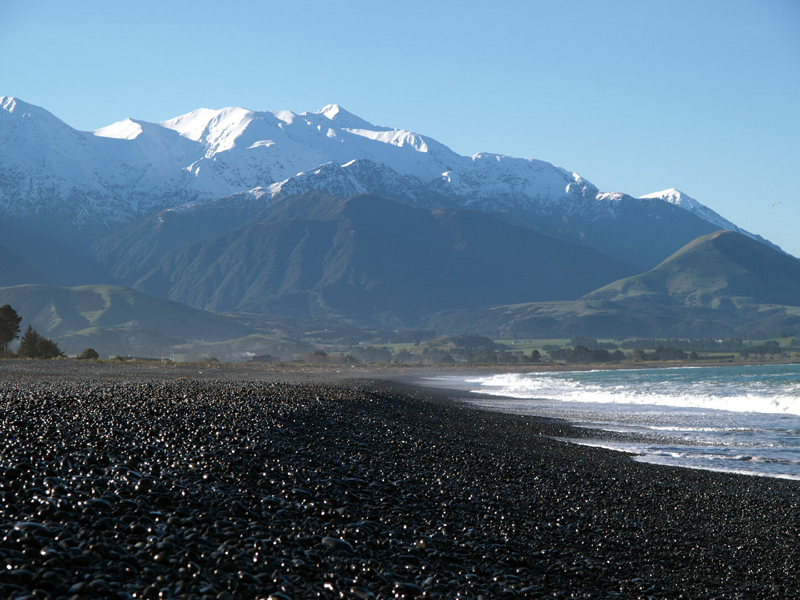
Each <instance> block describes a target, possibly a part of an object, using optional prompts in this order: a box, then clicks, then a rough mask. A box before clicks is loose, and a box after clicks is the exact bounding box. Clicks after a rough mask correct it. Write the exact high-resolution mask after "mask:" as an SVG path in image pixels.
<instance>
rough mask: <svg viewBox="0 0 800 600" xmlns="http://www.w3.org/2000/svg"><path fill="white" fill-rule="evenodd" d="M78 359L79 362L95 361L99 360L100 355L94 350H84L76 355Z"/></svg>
mask: <svg viewBox="0 0 800 600" xmlns="http://www.w3.org/2000/svg"><path fill="white" fill-rule="evenodd" d="M78 358H79V359H80V360H96V359H98V358H100V355H99V354H98V353H97V350H95V349H94V348H86V350H84V351H83V352H81V353H80V354H79V355H78Z"/></svg>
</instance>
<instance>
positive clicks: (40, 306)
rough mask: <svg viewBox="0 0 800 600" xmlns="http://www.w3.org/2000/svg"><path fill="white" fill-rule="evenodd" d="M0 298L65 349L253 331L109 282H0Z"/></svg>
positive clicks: (164, 343)
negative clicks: (0, 285) (60, 284)
mask: <svg viewBox="0 0 800 600" xmlns="http://www.w3.org/2000/svg"><path fill="white" fill-rule="evenodd" d="M2 304H10V305H11V306H12V307H13V308H14V309H15V310H16V311H17V313H18V314H19V315H20V316H21V317H22V319H23V324H25V325H27V323H31V324H32V325H33V327H34V328H35V329H36V330H37V331H38V332H39V333H41V334H43V335H46V336H48V337H52V338H54V339H55V340H56V341H57V342H58V343H59V344H60V345H61V347H62V349H63V350H64V351H66V352H68V353H75V352H79V351H80V350H82V349H83V348H86V347H87V346H91V347H94V348H95V349H96V350H97V351H98V352H100V353H101V355H110V354H118V355H127V354H131V355H142V354H146V355H150V356H153V355H160V353H161V352H165V351H167V350H168V349H170V348H172V347H174V346H183V347H185V346H186V344H191V343H192V342H194V343H204V344H205V343H214V342H216V343H219V342H224V341H229V340H235V339H238V338H243V337H246V336H248V335H250V334H252V333H254V330H253V328H251V327H248V326H247V325H245V324H243V323H241V322H240V321H239V320H237V319H235V318H233V317H230V316H226V315H220V314H217V313H213V312H209V311H204V310H199V309H196V308H191V307H189V306H186V305H185V304H180V303H178V302H172V301H170V300H162V299H160V298H154V297H152V296H148V295H147V294H143V293H141V292H137V291H135V290H132V289H129V288H124V287H119V286H111V285H89V286H82V287H74V288H64V287H57V286H49V285H18V286H13V287H4V288H0V305H2Z"/></svg>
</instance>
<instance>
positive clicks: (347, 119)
mask: <svg viewBox="0 0 800 600" xmlns="http://www.w3.org/2000/svg"><path fill="white" fill-rule="evenodd" d="M317 114H318V115H321V116H323V117H325V118H326V119H329V120H331V121H333V122H334V123H336V125H338V126H339V127H343V128H349V129H374V125H373V124H372V123H369V122H368V121H365V120H364V119H362V118H361V117H359V116H357V115H354V114H353V113H351V112H349V111H347V110H345V109H344V108H342V107H341V106H339V105H338V104H328V105H327V106H325V107H324V108H322V109H320V110H318V111H317Z"/></svg>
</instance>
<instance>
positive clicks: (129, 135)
mask: <svg viewBox="0 0 800 600" xmlns="http://www.w3.org/2000/svg"><path fill="white" fill-rule="evenodd" d="M141 133H142V125H141V123H139V122H138V121H135V120H133V119H131V118H130V117H128V118H127V119H123V120H122V121H117V122H116V123H112V124H111V125H107V126H106V127H101V128H100V129H95V130H94V131H93V132H92V134H93V135H95V136H97V137H104V138H115V139H118V140H134V139H136V138H137V137H139V135H140V134H141Z"/></svg>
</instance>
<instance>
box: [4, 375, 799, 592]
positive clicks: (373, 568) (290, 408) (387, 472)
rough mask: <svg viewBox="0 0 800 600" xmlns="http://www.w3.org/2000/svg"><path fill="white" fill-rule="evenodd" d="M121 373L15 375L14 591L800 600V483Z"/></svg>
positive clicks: (9, 431)
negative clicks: (797, 599)
mask: <svg viewBox="0 0 800 600" xmlns="http://www.w3.org/2000/svg"><path fill="white" fill-rule="evenodd" d="M73 367H74V368H75V371H73V370H72V369H73ZM101 368H102V369H106V367H105V366H102V365H98V366H92V365H73V363H72V361H0V415H2V417H0V439H3V440H4V442H5V443H4V444H3V445H2V447H0V559H2V560H3V562H4V564H5V566H6V568H5V569H3V570H0V597H3V598H9V599H13V600H19V599H21V598H54V599H55V598H58V599H72V598H74V599H76V600H85V599H91V598H119V599H124V600H133V599H134V598H136V599H137V600H138V599H139V598H153V599H155V598H185V599H189V598H191V599H196V598H208V599H209V600H210V599H212V598H214V599H234V598H261V599H264V598H266V599H268V600H269V599H272V600H292V599H297V598H324V599H331V600H332V599H334V598H345V599H346V598H358V599H360V600H375V599H377V598H384V599H389V598H432V599H434V598H481V597H483V598H484V599H488V598H509V599H513V598H545V597H548V598H553V597H561V598H601V599H603V598H605V599H611V598H635V597H646V598H660V599H667V598H678V597H680V596H681V594H683V595H685V597H690V598H695V599H705V598H717V597H722V598H728V597H730V598H734V597H737V594H739V597H747V598H766V597H775V596H776V594H780V595H781V596H783V597H798V596H800V593H799V592H800V587H799V586H798V576H799V574H800V568H798V567H800V548H799V547H798V546H800V545H798V544H795V543H794V542H793V540H796V539H798V537H799V536H800V529H798V527H799V524H800V500H799V498H800V494H799V493H798V492H800V487H798V485H797V484H796V483H794V482H787V481H775V480H754V479H752V478H746V477H737V476H728V475H721V474H712V473H700V472H689V471H682V470H678V469H670V468H661V467H655V466H652V465H642V464H638V463H635V462H632V461H631V460H630V459H629V458H628V457H625V456H623V455H621V454H618V453H614V452H611V451H605V450H598V449H587V448H584V447H580V446H574V445H570V444H565V443H563V442H559V441H557V440H555V439H553V438H554V437H563V436H564V435H566V434H565V431H566V426H565V425H564V424H561V423H555V422H549V421H546V420H542V419H538V420H537V419H530V418H522V417H514V416H509V415H498V414H491V413H484V412H480V411H477V410H466V409H464V408H463V406H462V405H457V404H454V402H453V401H452V400H450V399H448V398H446V397H444V396H440V395H438V394H437V393H435V392H433V391H430V390H423V391H420V390H417V389H412V388H407V387H403V386H400V385H397V384H389V383H384V382H379V381H367V380H362V381H334V380H327V381H322V382H320V383H314V382H308V381H304V382H294V383H285V382H281V381H277V380H275V379H274V377H275V376H274V375H271V376H270V377H272V379H269V378H266V377H263V378H259V377H258V376H254V374H253V373H252V372H246V371H241V372H231V373H223V372H219V373H214V372H212V374H211V376H203V377H200V376H199V374H194V375H187V376H183V375H181V376H180V377H177V376H176V373H182V372H181V371H176V370H175V369H170V368H166V367H164V368H150V367H148V368H136V367H134V366H128V365H118V366H115V367H114V369H106V370H105V371H102V372H101V373H99V374H98V373H97V371H96V370H93V369H101ZM256 375H257V374H256ZM570 435H579V432H576V431H574V430H570ZM676 557H680V560H677V559H676Z"/></svg>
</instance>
